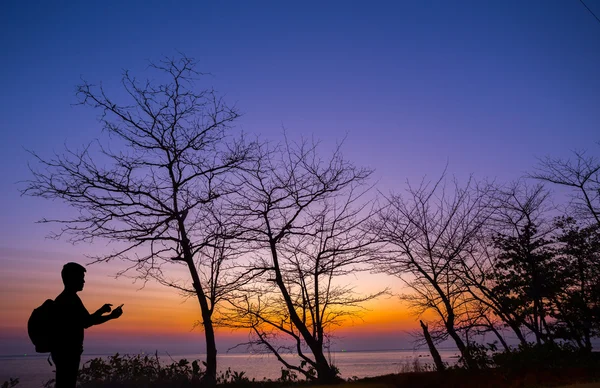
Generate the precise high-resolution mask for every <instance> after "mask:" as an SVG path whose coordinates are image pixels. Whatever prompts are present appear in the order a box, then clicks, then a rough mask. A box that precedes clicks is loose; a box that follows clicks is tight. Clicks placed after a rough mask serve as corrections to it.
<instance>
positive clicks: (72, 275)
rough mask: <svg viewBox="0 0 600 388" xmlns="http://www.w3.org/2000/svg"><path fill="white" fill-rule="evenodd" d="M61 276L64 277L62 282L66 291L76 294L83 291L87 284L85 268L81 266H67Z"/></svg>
mask: <svg viewBox="0 0 600 388" xmlns="http://www.w3.org/2000/svg"><path fill="white" fill-rule="evenodd" d="M60 276H61V277H62V281H63V284H64V285H65V288H66V289H70V290H73V291H75V292H77V291H81V290H83V284H84V283H85V280H84V277H85V267H84V266H82V265H81V264H77V263H67V264H65V265H64V266H63V269H62V271H61V272H60Z"/></svg>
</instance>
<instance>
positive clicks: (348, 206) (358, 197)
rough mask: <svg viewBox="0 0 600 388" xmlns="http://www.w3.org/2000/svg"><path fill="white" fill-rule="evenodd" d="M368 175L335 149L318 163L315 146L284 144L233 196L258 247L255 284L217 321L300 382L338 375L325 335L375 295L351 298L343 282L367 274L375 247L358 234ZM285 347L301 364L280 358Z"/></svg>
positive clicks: (235, 212)
mask: <svg viewBox="0 0 600 388" xmlns="http://www.w3.org/2000/svg"><path fill="white" fill-rule="evenodd" d="M370 174H371V171H369V170H366V169H359V168H357V167H355V166H353V165H352V164H350V163H349V162H347V161H346V160H344V159H343V157H342V156H341V154H340V149H339V148H338V149H336V150H335V152H334V153H333V155H332V157H331V158H328V159H320V157H319V155H318V152H317V145H316V144H314V143H309V142H306V141H302V142H300V143H294V142H291V141H289V140H288V139H287V138H286V141H285V143H284V144H282V145H281V146H278V147H275V148H269V147H263V148H262V153H261V155H260V157H259V158H258V160H257V161H256V164H255V165H254V166H253V167H252V168H251V169H247V170H246V171H245V174H243V175H241V176H240V179H242V180H243V181H244V182H243V184H242V185H241V186H240V189H239V190H238V192H237V196H236V197H231V198H232V202H231V204H230V206H231V216H232V218H233V219H237V220H239V221H238V223H239V226H240V227H241V228H242V229H244V230H245V234H244V235H243V239H244V241H245V242H246V243H247V244H248V246H249V247H253V248H254V249H255V252H256V253H255V255H254V256H255V260H253V262H252V264H251V267H252V268H254V269H255V271H257V272H259V273H261V277H260V280H261V281H259V282H254V283H253V284H252V285H251V286H249V287H247V289H246V293H241V294H239V295H238V298H237V299H236V300H235V301H232V310H231V311H230V314H231V315H229V316H223V321H225V323H227V322H229V324H230V325H233V326H234V327H245V328H248V329H250V330H251V332H252V334H251V339H250V341H249V344H250V345H253V346H255V347H256V346H258V347H260V348H262V349H266V350H268V351H270V352H272V353H274V354H275V355H276V356H277V358H278V359H279V360H280V361H281V362H282V363H283V364H284V365H285V366H286V367H287V368H289V369H291V370H294V371H297V372H299V373H301V374H302V375H304V377H306V378H307V379H313V378H316V379H318V380H319V381H322V382H330V381H332V380H334V379H335V378H336V375H337V371H336V369H335V368H334V366H333V365H331V363H330V362H329V361H328V359H327V357H326V351H327V349H328V346H329V342H328V339H329V334H330V332H331V330H332V329H333V328H334V327H335V326H336V325H337V324H340V323H341V322H342V321H343V320H344V319H347V318H348V317H349V316H351V315H352V314H354V313H356V312H357V311H358V310H359V309H360V304H361V302H364V301H367V300H370V299H372V298H374V297H376V296H378V295H379V294H377V293H376V294H373V295H359V294H355V293H354V292H352V287H350V286H345V285H342V283H341V282H343V281H344V280H346V281H347V280H348V279H349V277H348V275H350V274H351V273H354V272H356V271H361V270H365V268H364V267H362V264H363V263H364V262H365V260H366V259H367V258H368V257H369V254H370V250H369V247H370V246H371V245H372V243H373V241H372V239H370V238H369V237H368V236H366V235H365V234H364V233H363V232H362V230H361V228H360V227H361V225H363V224H364V222H365V220H366V219H367V218H368V217H369V215H370V207H369V202H368V201H366V200H363V199H364V194H365V192H366V191H367V190H368V189H369V187H368V186H366V183H367V179H368V178H369V176H370ZM257 280H258V279H257ZM290 350H292V351H293V352H294V353H296V354H297V356H298V357H299V363H293V362H291V361H288V360H286V359H285V357H284V356H283V355H284V353H285V352H288V351H290ZM315 372H316V376H315Z"/></svg>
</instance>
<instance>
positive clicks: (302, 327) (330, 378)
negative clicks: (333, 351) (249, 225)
mask: <svg viewBox="0 0 600 388" xmlns="http://www.w3.org/2000/svg"><path fill="white" fill-rule="evenodd" d="M270 245H271V255H272V257H273V267H274V269H275V283H276V284H277V286H278V287H279V290H280V291H281V295H282V296H283V299H284V301H285V304H286V306H287V309H288V312H289V314H290V319H291V321H292V323H293V324H294V326H295V327H296V329H298V331H299V332H300V334H301V335H302V338H303V339H304V341H305V342H306V345H308V347H309V348H310V350H311V352H312V354H313V356H314V357H315V363H316V370H317V380H318V381H319V382H320V383H324V384H328V383H333V382H335V381H336V377H337V374H336V373H335V371H334V369H333V368H332V367H331V365H329V362H328V361H327V358H326V357H325V354H324V353H323V346H322V344H320V343H319V341H317V339H315V338H314V337H313V336H312V335H311V333H310V331H309V330H308V328H307V327H306V324H305V323H304V322H303V321H302V319H300V317H299V316H298V313H297V312H296V310H295V309H294V303H293V302H292V298H291V297H290V294H289V292H288V290H287V288H286V286H285V283H284V282H283V277H282V276H281V271H280V269H279V260H278V255H277V249H276V247H275V243H273V242H271V244H270Z"/></svg>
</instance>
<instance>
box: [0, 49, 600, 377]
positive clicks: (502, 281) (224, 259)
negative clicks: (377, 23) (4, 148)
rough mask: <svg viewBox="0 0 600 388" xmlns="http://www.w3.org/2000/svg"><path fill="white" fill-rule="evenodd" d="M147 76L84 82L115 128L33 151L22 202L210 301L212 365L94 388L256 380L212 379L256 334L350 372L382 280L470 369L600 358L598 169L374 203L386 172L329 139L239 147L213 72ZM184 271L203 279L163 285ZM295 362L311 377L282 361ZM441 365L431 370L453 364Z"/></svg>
mask: <svg viewBox="0 0 600 388" xmlns="http://www.w3.org/2000/svg"><path fill="white" fill-rule="evenodd" d="M151 69H153V70H155V71H158V74H159V78H156V79H154V80H152V81H147V82H139V81H138V80H137V79H136V78H135V77H133V76H131V75H130V74H129V73H127V72H126V73H125V74H124V77H123V87H124V88H125V91H126V92H127V95H128V96H129V97H130V98H129V101H124V102H122V103H117V102H115V101H113V100H112V99H111V98H110V97H109V96H108V93H106V92H105V90H104V89H103V88H102V87H99V88H98V87H96V86H94V85H92V84H89V83H84V84H83V85H81V86H80V87H79V88H78V95H79V96H80V97H81V104H82V105H86V106H89V107H92V108H95V109H98V110H100V112H101V114H102V115H101V118H100V122H101V124H102V127H103V129H104V130H105V133H107V134H108V136H106V138H103V139H99V140H98V141H96V142H92V143H91V144H90V146H89V147H85V148H84V149H83V150H79V151H72V150H69V149H66V150H65V152H64V154H62V155H61V154H57V155H56V156H55V157H53V158H52V157H51V158H44V157H41V156H38V155H36V154H35V153H34V154H33V155H34V156H35V157H36V159H37V161H38V163H39V164H38V168H37V169H35V168H34V169H32V175H33V177H32V178H31V179H30V180H29V181H28V182H27V186H26V187H25V188H24V190H23V193H24V194H28V195H33V196H39V197H43V198H48V199H59V200H62V201H64V202H65V203H67V204H69V205H71V206H72V207H73V208H74V209H75V210H76V211H75V212H74V214H75V216H74V218H67V219H60V220H46V219H44V220H43V221H44V222H57V223H59V225H61V229H60V231H58V233H56V235H57V237H60V236H63V235H64V236H69V237H70V238H72V239H73V240H74V241H86V242H92V241H95V240H97V239H106V240H108V241H110V242H116V243H117V247H118V248H117V249H116V250H115V251H114V252H112V253H109V254H107V255H104V256H99V257H97V258H96V262H107V261H109V260H112V259H122V260H125V261H127V262H128V263H129V264H130V267H129V268H128V270H131V271H137V275H138V276H139V277H141V278H142V279H144V281H146V280H149V279H155V280H157V281H158V282H160V283H161V284H164V285H167V286H170V287H173V288H175V289H177V290H179V291H180V292H182V293H184V294H186V295H187V296H193V297H194V298H196V299H197V301H198V304H199V307H200V311H199V320H198V322H197V323H198V324H199V325H200V326H202V328H203V329H204V332H205V341H206V353H207V358H206V360H205V362H204V363H203V369H202V371H201V368H200V365H199V364H198V363H191V364H189V363H187V362H184V363H182V364H181V363H177V364H174V365H171V366H169V367H162V366H160V365H159V364H157V362H158V361H157V360H153V359H152V358H139V357H117V356H115V357H116V358H114V359H112V360H111V361H110V362H109V363H104V362H103V361H95V362H94V363H93V365H92V364H90V365H88V366H86V368H84V371H82V379H84V380H82V381H84V382H85V383H86V384H88V383H90V384H91V381H98V380H99V379H101V378H104V379H109V380H110V379H113V380H114V381H113V380H110V381H113V383H114V384H117V383H120V382H123V384H125V383H124V381H126V380H127V381H129V380H130V379H132V378H133V379H136V378H147V379H151V380H152V381H156V382H157V384H161V382H162V381H163V380H169V381H170V382H171V383H177V384H179V382H181V383H182V384H184V383H185V384H188V383H190V382H194V381H196V380H201V381H202V383H203V384H207V385H214V384H217V383H227V382H230V379H237V380H240V381H242V380H244V376H243V374H236V373H234V372H229V374H227V375H226V376H218V375H217V370H218V369H217V357H216V356H217V346H216V345H217V344H216V339H215V335H214V327H215V325H222V326H227V327H232V328H236V329H244V330H248V332H249V333H250V339H249V341H248V343H247V344H245V345H248V346H251V347H254V348H259V350H260V351H268V352H272V353H273V354H274V355H275V356H276V357H277V358H278V360H279V361H280V362H281V363H282V365H283V366H284V367H285V369H284V370H285V372H284V374H282V379H283V380H285V381H295V380H296V379H297V378H298V376H300V377H302V379H304V380H316V381H318V382H320V383H332V382H335V381H337V380H338V379H339V376H338V370H337V368H336V367H335V365H333V364H332V363H331V360H330V359H328V358H327V353H328V350H329V346H330V338H331V335H332V333H333V331H334V330H335V327H336V326H338V325H340V324H343V322H344V321H345V320H348V319H352V318H353V317H355V316H357V315H359V314H360V311H361V308H362V303H363V302H366V301H369V300H371V299H373V298H376V297H378V296H380V295H382V294H383V293H385V292H386V290H380V291H378V292H375V293H373V294H370V295H360V294H356V293H355V292H354V290H353V286H352V284H347V283H346V282H345V281H346V280H347V279H348V278H349V277H348V276H347V275H349V274H352V273H357V272H359V271H368V270H371V271H374V272H380V273H386V274H388V275H391V276H393V277H395V278H396V279H398V281H399V282H400V284H402V285H403V286H404V289H405V290H406V292H405V293H404V294H402V295H401V297H402V298H403V299H404V300H405V301H407V302H408V303H409V304H410V306H411V307H412V308H413V309H414V312H415V315H417V316H418V317H419V318H420V319H421V321H422V322H421V323H422V325H421V327H422V328H423V332H422V334H420V335H422V336H423V341H426V342H427V345H428V347H429V348H430V349H431V352H432V354H434V355H435V354H436V350H435V346H436V345H439V343H440V342H442V341H446V340H448V341H451V342H452V343H453V344H454V345H455V346H456V347H457V348H458V349H459V351H460V353H461V361H460V365H461V367H464V368H465V369H469V370H470V371H472V372H473V373H475V372H474V371H478V370H481V369H488V368H490V367H495V368H496V369H503V367H506V368H509V365H511V364H516V363H519V362H520V363H525V360H527V359H528V358H529V357H536V358H535V359H536V360H545V361H544V365H556V366H559V365H567V364H568V362H570V361H573V360H579V361H580V362H579V363H578V365H581V364H582V363H584V361H585V360H587V359H592V358H593V356H592V354H593V350H594V347H593V343H594V339H597V338H598V337H599V336H600V161H599V160H598V159H597V158H596V157H594V156H589V154H586V153H583V152H578V153H574V154H573V158H572V159H569V160H564V159H553V158H546V159H543V160H541V161H540V165H539V166H538V168H537V169H535V171H534V173H532V174H531V175H530V176H529V177H527V178H522V179H519V180H517V181H515V182H512V183H507V184H499V183H494V184H490V183H488V182H485V181H476V180H475V179H469V180H468V182H466V184H460V183H459V182H457V181H456V180H451V179H449V177H448V176H447V174H446V173H444V174H443V175H442V176H441V177H440V179H437V180H433V181H431V182H428V181H427V180H423V181H422V182H421V183H420V184H419V185H416V186H415V185H411V184H410V183H409V184H408V189H407V191H406V192H405V193H393V192H392V193H390V194H387V195H380V196H379V198H377V195H376V194H375V193H373V192H371V189H372V184H371V183H370V181H369V179H370V177H371V174H372V171H371V170H369V169H365V168H361V167H359V166H355V165H354V164H353V163H352V162H351V161H349V160H347V159H345V158H344V157H343V155H342V148H341V146H339V147H337V148H336V149H334V151H333V153H331V155H330V156H328V157H325V156H323V153H322V152H321V151H320V149H319V147H318V146H317V144H316V143H315V142H307V141H294V140H290V139H288V138H287V137H286V139H285V141H284V142H282V143H281V144H272V143H269V142H267V141H262V140H257V141H254V142H250V143H247V142H246V141H244V139H243V137H241V136H234V133H233V132H232V127H233V125H234V123H235V120H236V119H237V118H238V113H237V111H236V110H235V109H234V108H233V107H229V106H228V105H226V104H225V103H224V102H223V101H222V99H221V98H220V97H219V96H218V95H217V94H216V92H214V91H213V90H212V89H204V90H198V89H197V87H196V83H195V82H196V81H197V79H198V78H200V77H201V73H199V72H198V71H197V70H196V69H195V63H194V62H193V61H192V60H191V59H189V58H186V57H185V56H182V57H181V58H177V59H167V60H165V61H163V62H161V63H159V64H157V65H152V66H151ZM163 79H166V81H164V82H162V81H161V80H163ZM555 187H556V188H559V189H562V190H568V193H567V194H570V200H569V201H568V202H567V203H565V204H564V205H563V206H562V207H557V206H554V205H553V204H552V191H551V190H552V188H555ZM172 265H180V266H183V267H184V268H185V269H186V270H187V271H188V273H189V279H188V280H187V281H185V280H184V281H182V282H179V281H174V280H172V279H171V278H169V277H168V273H169V272H168V268H169V267H170V266H172ZM341 279H344V281H342V280H341ZM425 317H428V318H429V321H426V319H425ZM486 335H491V336H493V338H494V341H495V342H496V343H498V346H499V347H501V349H502V351H501V352H498V351H497V348H496V345H495V344H494V345H491V346H490V345H488V344H487V343H486V342H489V341H484V338H487V337H486ZM515 342H516V343H517V344H518V345H517V346H518V347H515V346H511V344H513V343H515ZM530 342H532V343H533V344H534V345H531V344H530ZM290 351H291V352H294V353H296V354H297V355H298V356H299V358H300V360H301V361H300V362H299V363H298V364H297V365H296V364H290V363H289V362H287V361H286V360H285V359H284V358H283V357H281V355H282V354H283V353H284V352H290ZM564 355H568V356H565V357H563V356H564ZM519 357H522V358H521V359H519ZM546 357H550V358H549V359H547V358H546ZM436 358H437V357H436ZM155 361H156V362H155ZM439 361H440V360H439V359H438V363H437V364H438V365H437V369H438V370H440V371H441V370H443V369H446V367H445V366H443V365H442V364H441V363H440V362H439ZM564 363H567V364H564ZM568 365H570V364H568ZM575 366H576V365H573V367H575ZM121 367H122V368H121ZM513 367H514V365H513ZM142 370H143V371H144V373H142V374H138V371H142ZM99 371H102V373H100V372H99ZM128 373H133V375H128ZM452 373H455V374H457V373H458V374H457V375H459V374H460V373H459V372H452ZM498 373H500V372H498ZM90 376H91V377H90ZM102 376H104V377H102ZM85 379H88V380H85ZM148 381H150V380H148ZM238 382H239V381H238ZM6 384H12V383H11V382H7V383H6ZM136 384H137V383H136ZM140 384H142V383H140ZM144 384H145V383H144Z"/></svg>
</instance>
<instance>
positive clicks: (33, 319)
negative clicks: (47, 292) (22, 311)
mask: <svg viewBox="0 0 600 388" xmlns="http://www.w3.org/2000/svg"><path fill="white" fill-rule="evenodd" d="M53 312H54V301H53V300H52V299H47V300H46V301H45V302H44V303H42V305H41V306H40V307H38V308H36V309H34V310H33V312H32V313H31V316H30V317H29V321H27V333H28V334H29V338H30V339H31V342H33V345H34V346H35V351H36V352H38V353H48V352H49V351H50V347H51V342H52V334H53V331H54V330H53V329H54V320H53Z"/></svg>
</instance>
